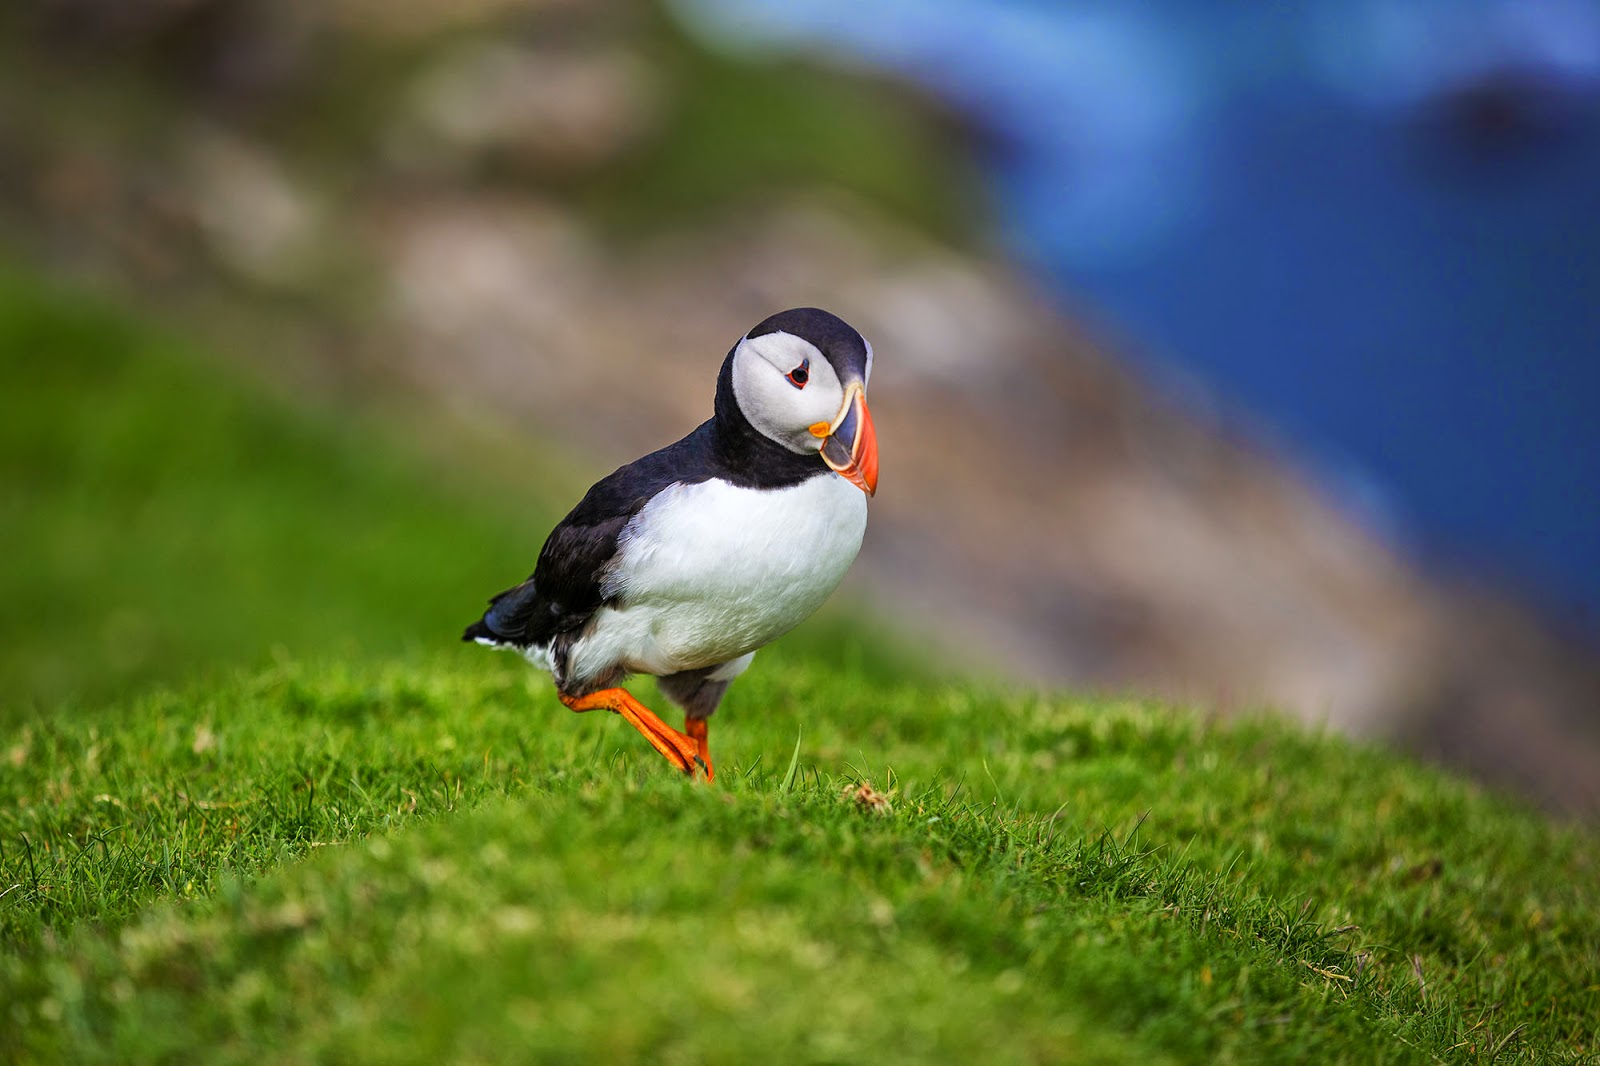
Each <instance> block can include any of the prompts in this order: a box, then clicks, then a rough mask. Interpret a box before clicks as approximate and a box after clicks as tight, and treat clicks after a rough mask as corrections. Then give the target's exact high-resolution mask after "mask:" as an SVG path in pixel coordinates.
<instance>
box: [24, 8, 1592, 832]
mask: <svg viewBox="0 0 1600 1066" xmlns="http://www.w3.org/2000/svg"><path fill="white" fill-rule="evenodd" d="M0 257H3V258H0V365H3V367H4V375H5V378H4V396H3V397H0V414H3V415H4V427H3V428H0V441H3V442H4V443H5V449H4V453H5V454H4V456H3V458H0V462H3V464H4V465H3V467H0V473H3V476H4V481H3V485H4V489H5V494H4V500H3V506H4V511H3V512H0V513H3V516H4V522H3V524H0V551H3V554H4V558H5V563H4V567H5V569H4V571H3V587H0V602H3V606H0V637H3V638H4V642H5V647H4V648H3V649H0V683H3V687H4V691H5V699H6V701H7V706H8V707H12V708H24V707H39V706H49V705H51V704H52V703H53V702H54V701H58V700H61V699H76V700H80V701H83V700H91V701H92V700H96V699H101V698H103V697H105V696H106V695H108V694H110V693H114V692H117V691H120V690H122V689H124V688H126V687H128V686H132V685H140V684H145V683H148V682H150V681H153V680H158V679H159V680H176V679H181V678H183V677H186V676H190V675H193V674H194V673H196V672H199V671H203V670H205V669H209V668H212V667H214V666H216V665H219V664H224V663H237V662H246V663H249V662H259V661H264V660H268V659H270V658H271V657H272V656H274V655H278V656H282V655H295V656H299V655H313V654H335V655H336V654H359V653H363V652H370V651H379V652H382V651H392V650H394V649H405V648H414V647H431V646H434V645H436V644H438V643H447V642H449V641H451V640H453V639H454V637H455V634H456V631H457V630H458V628H459V625H460V624H462V623H464V622H465V621H467V620H470V618H471V617H472V616H473V614H474V612H475V610H476V608H477V607H478V606H479V600H480V597H481V596H482V595H483V594H485V593H488V592H491V591H493V590H494V589H496V588H499V587H502V586H504V585H506V584H510V583H512V582H514V581H516V580H519V579H520V578H521V577H522V576H524V574H525V573H526V571H527V570H528V569H530V568H531V565H532V561H533V559H534V557H535V555H536V553H537V549H538V545H539V541H540V539H541V538H542V535H543V533H544V531H545V530H546V529H547V528H548V526H549V523H550V522H551V521H553V520H554V519H555V518H556V517H559V515H560V513H561V512H562V511H563V510H564V509H565V506H567V505H569V504H570V503H571V502H572V500H574V499H576V497H577V495H578V494H579V493H581V491H582V489H583V488H584V487H585V486H586V485H587V484H588V483H589V482H590V481H592V480H593V479H594V478H595V477H596V476H598V475H600V474H602V473H604V472H605V471H607V470H609V469H611V468H612V467H613V466H615V465H617V464H618V463H621V462H625V461H627V460H629V459H631V458H633V457H635V456H636V455H638V454H640V453H641V452H643V451H645V450H648V449H650V448H654V447H657V446H660V445H661V444H663V443H666V442H668V441H670V440H672V439H675V438H676V437H677V436H678V435H681V434H682V433H683V432H685V431H687V429H688V428H690V427H692V426H693V425H694V424H696V423H697V422H698V421H700V420H701V419H703V418H704V417H705V416H706V414H707V413H708V411H709V400H710V395H711V392H712V384H713V380H714V374H715V368H716V366H717V364H718V362H719V360H720V358H721V356H722V354H723V353H724V352H725V351H726V350H727V348H728V347H729V346H730V345H731V344H732V342H733V341H734V340H735V339H736V338H737V337H738V335H739V334H740V333H741V332H742V331H743V330H744V329H746V328H748V327H749V326H750V325H751V324H753V323H754V322H756V321H758V320H759V319H761V318H763V317H765V316H766V315H767V314H769V313H771V312H772V311H774V310H777V309H780V308H782V307H788V306H795V305H800V304H819V305H822V306H825V307H828V308H830V309H832V310H834V311H836V312H838V313H839V314H841V315H843V316H844V317H845V318H846V319H848V320H849V321H851V322H852V323H853V324H855V325H857V326H858V327H859V328H860V329H861V330H862V331H863V332H864V333H866V334H867V335H868V336H869V337H870V338H871V339H872V340H873V343H874V345H875V347H876V349H877V351H878V352H879V354H880V356H881V358H880V360H879V364H878V372H877V374H876V376H875V381H874V388H873V409H874V413H875V415H876V417H877V419H878V422H879V428H880V439H881V442H882V445H883V449H884V452H883V472H884V473H883V483H882V490H881V491H880V494H879V497H878V499H877V500H876V501H875V503H874V520H873V527H872V531H871V533H870V534H869V538H868V543H867V546H866V549H865V550H864V553H863V557H862V560H861V563H860V565H859V566H858V568H857V571H856V572H855V574H854V575H853V577H852V581H851V584H850V586H849V590H848V602H849V604H850V605H851V606H850V607H849V608H848V609H849V610H850V611H851V612H852V613H855V614H858V615H863V616H865V617H867V618H869V619H870V620H872V624H874V625H877V626H880V627H882V628H883V629H884V630H885V631H886V632H891V633H893V634H895V635H896V637H895V639H896V640H897V641H898V642H900V643H901V644H902V645H906V646H909V647H910V648H911V651H912V654H914V655H920V656H922V657H924V658H926V659H929V660H932V661H935V662H938V663H941V664H945V665H946V666H947V667H948V668H949V669H951V670H956V671H979V672H986V673H991V674H998V675H1003V676H1006V677H1009V678H1011V679H1013V680H1015V681H1017V682H1019V683H1021V684H1025V685H1033V684H1051V685H1056V684H1066V685H1071V686H1077V687H1081V688H1094V689H1117V690H1132V691H1137V692H1148V693H1152V694H1157V695H1162V696H1167V697H1171V698H1175V699H1178V700H1182V701H1186V702H1193V703H1197V704H1201V705H1203V706H1207V707H1212V708H1216V709H1217V710H1218V711H1219V712H1222V713H1233V712H1239V711H1250V712H1253V711H1257V710H1260V709H1262V708H1271V709H1274V710H1278V711H1282V712H1285V713H1288V714H1291V715H1294V716H1296V717H1298V718H1300V719H1302V720H1304V721H1306V722H1308V723H1312V724H1315V725H1326V726H1327V727H1330V728H1333V729H1337V730H1340V731H1345V732H1349V733H1353V734H1356V735H1360V736H1366V737H1375V738H1381V739H1384V740H1387V741H1390V742H1393V743H1397V744H1401V745H1405V746H1407V747H1409V748H1411V749H1412V750H1415V751H1418V752H1421V753H1423V754H1425V755H1428V756H1431V757H1435V758H1439V759H1443V760H1447V761H1450V762H1452V763H1455V764H1457V765H1461V766H1463V767H1465V768H1467V769H1468V770H1470V771H1471V772H1473V773H1475V774H1477V775H1479V776H1480V777H1483V778H1485V779H1487V780H1490V781H1492V782H1495V783H1497V784H1500V785H1503V786H1506V787H1510V788H1513V789H1516V790H1518V791H1521V792H1522V793H1524V794H1526V795H1528V796H1530V797H1532V798H1533V799H1535V800H1536V801H1538V802H1541V803H1544V804H1546V805H1548V806H1551V807H1552V808H1554V809H1558V810H1562V811H1566V812H1575V813H1587V814H1593V813H1594V812H1595V811H1596V810H1600V653H1597V648H1600V637H1597V630H1600V624H1597V621H1596V619H1597V616H1600V615H1597V612H1600V566H1597V565H1596V561H1597V559H1600V503H1597V502H1596V492H1595V489H1596V488H1597V486H1600V422H1597V421H1596V420H1595V419H1594V418H1593V417H1591V415H1590V413H1589V408H1590V407H1591V406H1592V405H1593V402H1594V398H1595V397H1596V396H1597V395H1600V362H1597V356H1600V351H1597V348H1600V310H1597V304H1600V300H1597V298H1600V4H1597V3H1593V2H1580V0H1522V2H1512V0H1505V2H1490V0H1453V2H1443V0H1439V2H1433V0H1410V2H1400V0H1364V2H1355V3H1350V2H1344V3H1333V2H1315V3H1307V4H1299V5H1289V6H1283V5H1277V6H1262V5H1254V6H1253V7H1252V6H1245V7H1236V6H1232V5H1227V6H1224V5H1212V4H1204V3H1198V2H1180V0H1166V2H1163V3H1156V4H1147V5H1140V6H1139V7H1138V9H1137V10H1132V9H1130V10H1129V11H1127V12H1121V13H1117V12H1112V11H1107V10H1105V9H1103V8H1102V6H1101V5H1088V4H1071V3H1052V4H1044V3H1027V2H1023V0H1011V2H1004V0H994V2H988V3H979V2H976V0H937V2H932V0H924V2H918V3H909V2H885V3H879V4H873V5H860V4H851V5H846V4H840V3H837V2H834V0H789V2H785V3H776V2H771V3H769V2H765V0H741V2H736V0H671V2H665V3H659V4H656V3H635V2H598V3H596V2H580V0H473V2H471V3H444V2H442V0H416V2H412V3H393V2H388V3H385V2H380V0H328V2H324V3H318V4H311V3H284V2H270V0H22V2H19V3H12V4H9V5H7V6H6V8H5V10H4V11H3V12H0ZM348 454H356V455H359V456H360V458H359V459H358V460H350V459H346V458H343V457H344V456H346V455H348Z"/></svg>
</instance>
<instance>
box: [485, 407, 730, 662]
mask: <svg viewBox="0 0 1600 1066" xmlns="http://www.w3.org/2000/svg"><path fill="white" fill-rule="evenodd" d="M712 432H713V430H712V423H711V422H706V423H705V424H703V425H701V426H700V427H699V428H698V429H696V430H695V431H694V432H693V433H691V434H689V435H688V436H687V437H685V438H683V439H682V440H680V441H678V442H677V443H675V444H671V445H668V446H667V447H665V448H662V449H661V450H660V451H657V452H652V453H650V454H649V455H647V456H645V457H644V458H643V459H639V460H637V461H635V462H632V463H629V464H628V465H627V466H623V467H619V468H618V469H616V470H614V471H613V472H612V473H610V474H608V475H607V476H606V477H604V478H602V479H601V480H600V481H598V482H596V483H595V485H594V487H593V488H591V489H590V490H589V491H588V493H586V494H585V495H584V497H583V499H582V500H581V501H580V502H579V503H578V506H576V507H574V508H573V509H572V512H571V513H570V514H568V515H567V517H565V518H563V519H562V520H561V522H560V524H559V525H557V526H556V528H555V529H553V530H551V531H550V536H549V537H548V538H547V539H546V540H545V542H544V547H543V548H542V549H541V550H540V552H539V562H538V564H537V565H536V566H535V567H534V570H533V575H532V576H531V577H529V578H528V580H526V581H524V582H523V583H522V584H520V585H518V586H516V587H515V588H510V589H507V590H506V591H504V592H502V593H500V594H499V595H498V596H496V597H494V599H492V600H490V601H489V609H488V611H486V612H484V615H483V617H482V618H481V619H480V620H478V621H477V622H474V623H473V624H472V625H470V626H468V627H467V631H466V632H465V633H463V634H462V635H461V639H462V640H488V641H492V642H494V643H499V644H513V645H516V646H517V647H522V648H526V647H542V646H544V645H546V644H548V643H549V642H550V641H551V640H553V639H554V638H555V637H557V636H559V635H560V634H562V633H570V632H572V631H573V630H576V629H579V628H581V627H582V626H583V625H584V623H586V622H588V620H589V618H590V616H591V615H593V614H594V612H595V611H597V610H599V609H600V607H601V606H603V605H604V603H605V602H606V599H605V595H604V593H603V592H602V589H601V585H602V582H603V581H604V578H605V575H606V571H607V569H608V567H609V566H610V563H611V561H612V560H613V559H615V558H616V555H617V542H618V539H619V538H620V537H621V536H622V531H623V530H624V529H625V528H627V525H628V523H629V522H630V521H631V520H632V519H633V516H634V515H636V514H638V513H639V511H640V510H642V509H643V508H644V505H645V504H647V503H649V502H650V500H651V499H652V498H654V497H655V496H656V495H657V494H658V493H660V492H661V491H662V490H663V489H665V488H667V487H669V486H671V485H675V484H693V483H696V482H700V481H705V480H707V479H709V478H711V477H713V476H715V464H714V459H713V455H712V450H713V449H712V444H713V441H712Z"/></svg>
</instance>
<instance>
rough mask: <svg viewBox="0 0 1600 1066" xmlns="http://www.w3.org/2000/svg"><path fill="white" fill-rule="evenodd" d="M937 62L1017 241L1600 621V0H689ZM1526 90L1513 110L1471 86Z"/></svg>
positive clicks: (1446, 550) (1454, 534) (1475, 548)
mask: <svg viewBox="0 0 1600 1066" xmlns="http://www.w3.org/2000/svg"><path fill="white" fill-rule="evenodd" d="M677 6H678V8H679V10H680V11H681V12H682V13H683V15H684V17H685V19H686V20H687V21H688V22H689V23H690V24H691V25H695V26H698V27H699V28H700V29H701V30H702V31H703V32H705V33H706V34H708V35H709V36H712V37H715V38H718V39H720V40H723V41H726V42H730V43H732V44H733V45H734V46H736V47H746V48H766V49H771V48H789V49H803V50H809V51H811V52H813V53H817V54H821V55H823V56H824V57H828V56H833V57H840V56H841V55H843V54H844V53H848V54H849V55H850V56H852V57H853V58H855V59H858V60H860V59H865V60H866V61H868V62H871V63H875V64H879V65H881V66H883V67H886V68H889V69H893V70H897V71H900V72H902V73H905V74H908V75H910V76H912V77H914V78H917V79H920V80H922V81H923V82H924V83H926V84H927V85H928V86H929V87H930V88H932V89H933V90H934V91H935V92H938V93H940V94H942V95H944V96H945V97H946V98H947V99H948V100H949V101H950V102H951V103H953V104H954V105H955V106H957V107H960V108H962V109H964V110H966V111H967V112H968V113H969V114H971V115H972V116H973V117H974V119H975V120H976V121H978V122H980V123H981V124H983V125H984V126H986V127H987V128H988V129H989V130H990V132H991V133H992V134H993V135H994V137H993V141H994V143H995V144H996V145H997V146H998V147H997V148H996V149H995V150H994V153H993V156H992V158H991V159H990V160H989V161H988V162H989V169H990V173H991V176H992V180H993V183H994V186H995V190H996V192H997V196H996V197H995V199H996V201H997V203H998V204H999V209H1000V211H1001V217H1000V219H999V223H1000V225H1001V226H1002V227H1003V230H1004V235H1005V236H1006V238H1007V240H1008V241H1009V242H1010V244H1011V246H1012V248H1013V250H1014V251H1015V252H1016V254H1017V255H1018V256H1019V257H1021V258H1023V259H1024V260H1026V261H1028V262H1030V263H1032V264H1033V265H1034V266H1035V267H1036V268H1037V269H1038V270H1039V271H1041V272H1042V273H1043V274H1044V275H1046V276H1047V277H1048V278H1050V279H1052V280H1053V281H1054V282H1055V283H1056V284H1057V285H1058V286H1059V289H1060V290H1061V291H1062V293H1063V294H1064V295H1065V296H1067V297H1068V298H1069V299H1070V301H1071V303H1072V304H1073V305H1075V306H1077V305H1082V304H1084V303H1087V304H1089V305H1090V306H1092V307H1094V308H1095V309H1096V310H1097V312H1098V313H1100V314H1101V315H1103V316H1104V317H1105V318H1106V319H1108V320H1109V321H1110V322H1112V323H1113V324H1115V326H1116V327H1117V328H1119V329H1120V330H1121V331H1122V332H1123V333H1124V334H1125V335H1127V336H1129V337H1131V338H1133V339H1134V340H1135V342H1136V344H1137V347H1138V348H1140V349H1141V350H1143V351H1145V352H1147V353H1149V356H1150V357H1151V358H1153V359H1154V360H1155V361H1156V362H1158V363H1161V362H1164V363H1167V364H1170V365H1172V366H1175V367H1178V368H1181V369H1182V370H1183V372H1185V373H1186V374H1189V375H1191V376H1193V377H1194V378H1196V379H1198V380H1200V381H1201V382H1204V383H1205V384H1206V385H1208V386H1209V388H1210V389H1211V390H1212V391H1213V392H1214V393H1215V394H1216V395H1217V396H1218V397H1220V399H1221V400H1222V401H1223V402H1224V404H1225V405H1227V406H1231V407H1234V408H1237V409H1240V410H1243V411H1246V412H1248V414H1249V417H1250V418H1251V419H1252V420H1253V421H1255V422H1256V423H1257V424H1260V425H1263V426H1266V427H1269V428H1270V429H1271V430H1272V431H1273V432H1274V433H1275V434H1277V435H1280V436H1281V437H1283V438H1285V439H1287V440H1288V441H1290V442H1292V444H1293V446H1294V447H1295V449H1296V450H1297V451H1298V452H1300V454H1301V455H1302V456H1303V457H1306V458H1308V459H1309V461H1310V462H1311V463H1312V464H1313V465H1314V466H1315V467H1316V468H1318V469H1320V470H1321V471H1323V472H1324V474H1325V475H1326V476H1327V477H1328V478H1329V480H1330V483H1332V484H1333V485H1335V487H1336V488H1338V489H1339V490H1341V494H1342V495H1343V496H1344V497H1345V498H1347V499H1350V500H1353V501H1359V505H1360V506H1361V507H1362V508H1363V509H1364V510H1365V511H1366V512H1367V514H1368V515H1369V516H1371V517H1374V518H1375V519H1377V520H1378V522H1379V523H1380V524H1381V525H1383V526H1384V527H1386V528H1388V529H1390V530H1392V531H1394V532H1396V533H1397V535H1399V536H1401V537H1402V538H1404V539H1406V540H1408V541H1409V542H1411V543H1412V544H1414V545H1415V546H1416V547H1418V548H1419V549H1420V550H1421V551H1422V552H1423V553H1424V554H1425V555H1427V556H1428V557H1430V558H1434V559H1438V560H1443V561H1445V562H1448V563H1450V564H1452V565H1456V566H1468V567H1472V568H1475V569H1476V570H1477V571H1478V572H1481V573H1485V574H1488V575H1490V576H1492V577H1495V578H1500V579H1509V580H1511V581H1513V582H1516V583H1520V584H1523V585H1524V586H1526V587H1528V588H1530V589H1532V590H1534V591H1535V592H1537V593H1538V594H1540V595H1541V596H1542V597H1543V598H1545V599H1546V600H1547V601H1548V602H1550V603H1553V604H1556V605H1559V606H1564V607H1567V608H1570V609H1571V610H1572V612H1573V613H1574V615H1575V616H1579V617H1584V618H1587V620H1589V621H1590V622H1593V621H1594V620H1595V619H1597V618H1600V417H1596V416H1595V415H1594V414H1592V413H1591V408H1593V407H1595V406H1596V403H1597V401H1600V0H1409V2H1403V0H1305V2H1303V3H1300V4H1294V5H1267V4H1254V5H1230V4H1221V3H1203V2H1199V0H1165V2H1156V3H1147V4H1144V5H1138V6H1137V8H1135V6H1134V5H1118V6H1107V5H1100V4H1089V3H1068V2H1060V3H1046V2H1044V0H1039V2H1036V3H1030V2H1027V0H1010V2H992V3H983V2H978V0H877V2H875V3H873V4H859V3H854V2H847V0H679V3H678V4H677ZM1484 83H1489V84H1509V85H1510V86H1511V87H1512V89H1513V91H1512V92H1511V94H1510V95H1509V96H1508V97H1505V98H1503V102H1504V101H1509V103H1507V104H1506V106H1508V107H1509V108H1510V111H1509V117H1508V116H1507V113H1506V112H1505V111H1504V110H1503V109H1501V110H1496V109H1494V105H1491V110H1490V111H1488V112H1487V114H1486V115H1485V114H1479V115H1478V117H1479V118H1480V119H1481V120H1482V121H1481V122H1478V123H1474V122H1473V121H1472V120H1471V119H1472V117H1473V115H1474V114H1475V113H1474V112H1471V111H1462V110H1460V109H1455V110H1452V109H1451V108H1450V107H1449V106H1448V105H1447V103H1446V101H1448V100H1450V99H1452V98H1453V94H1454V93H1456V92H1458V91H1459V90H1461V89H1462V88H1463V87H1466V86H1472V85H1479V84H1484Z"/></svg>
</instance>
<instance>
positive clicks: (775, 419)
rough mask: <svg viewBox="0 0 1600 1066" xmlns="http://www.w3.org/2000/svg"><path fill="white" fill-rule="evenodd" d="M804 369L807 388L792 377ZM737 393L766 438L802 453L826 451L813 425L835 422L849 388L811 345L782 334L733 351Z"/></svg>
mask: <svg viewBox="0 0 1600 1066" xmlns="http://www.w3.org/2000/svg"><path fill="white" fill-rule="evenodd" d="M868 365H869V366H870V365H871V364H870V363H869V364H868ZM802 366H803V367H805V369H806V373H805V375H804V377H805V386H804V387H803V388H797V387H796V386H795V384H794V382H793V381H792V380H791V379H790V375H791V374H793V373H794V371H795V370H796V368H798V367H802ZM733 395H734V398H735V399H736V400H738V401H739V409H740V410H741V411H743V412H744V416H745V417H746V418H748V419H749V420H750V424H751V425H752V426H755V427H756V429H757V430H759V431H760V432H761V434H762V435H763V436H766V437H769V438H771V439H772V440H775V441H777V442H778V443H779V444H781V445H783V446H784V447H785V448H788V449H789V450H790V451H794V452H800V453H801V454H804V453H806V452H815V451H818V450H820V449H821V448H822V441H821V439H820V438H818V437H816V436H814V435H813V434H812V433H811V427H812V426H813V425H815V424H816V423H818V422H822V423H830V422H832V421H833V420H834V418H835V417H837V416H838V414H839V409H840V408H841V407H843V406H844V386H843V385H841V384H840V383H839V376H838V374H836V373H835V372H834V369H833V364H832V363H830V362H828V359H827V357H826V356H824V355H823V354H822V353H821V352H820V351H818V350H817V347H816V345H814V344H812V343H811V342H810V341H807V340H802V339H801V338H799V337H796V336H795V335H794V334H792V333H783V332H778V333H767V334H763V335H762V336H760V337H756V338H754V339H753V340H752V339H749V338H747V339H745V340H742V341H740V342H739V347H738V349H737V350H736V351H735V352H734V353H733Z"/></svg>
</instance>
